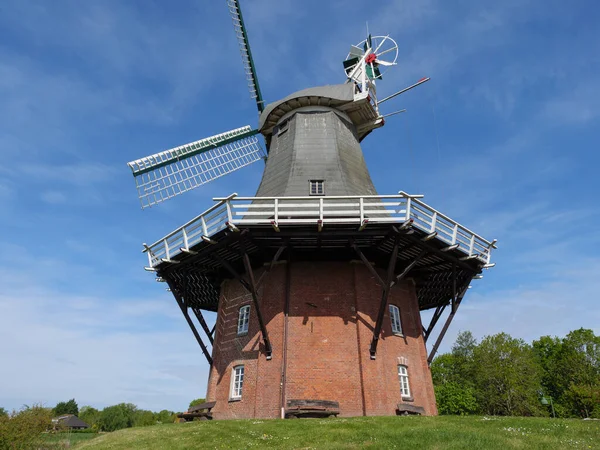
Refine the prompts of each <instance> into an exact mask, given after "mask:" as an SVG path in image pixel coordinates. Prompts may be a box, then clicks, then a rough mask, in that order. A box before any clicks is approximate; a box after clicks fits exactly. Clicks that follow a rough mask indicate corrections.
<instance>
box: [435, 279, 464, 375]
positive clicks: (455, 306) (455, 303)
mask: <svg viewBox="0 0 600 450" xmlns="http://www.w3.org/2000/svg"><path fill="white" fill-rule="evenodd" d="M467 289H469V286H468V285H467V286H466V287H465V288H464V289H463V290H462V292H461V293H460V294H459V295H458V296H457V297H456V301H453V302H452V310H451V311H450V315H448V318H447V319H446V323H445V324H444V327H443V328H442V331H440V335H439V336H438V338H437V340H436V341H435V344H434V345H433V348H432V349H431V352H430V353H429V356H428V357H427V363H428V364H431V361H433V358H434V357H435V354H436V353H437V351H438V348H439V347H440V344H441V343H442V340H443V339H444V336H445V335H446V331H448V327H449V326H450V323H452V319H454V315H455V314H456V311H458V307H459V306H460V302H461V301H462V299H463V297H464V295H465V294H466V293H467Z"/></svg>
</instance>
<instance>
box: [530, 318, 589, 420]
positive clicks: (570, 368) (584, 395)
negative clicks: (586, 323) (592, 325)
mask: <svg viewBox="0 0 600 450" xmlns="http://www.w3.org/2000/svg"><path fill="white" fill-rule="evenodd" d="M533 348H534V351H535V353H536V356H537V359H538V361H539V364H540V366H541V368H542V373H543V375H542V385H543V388H544V393H545V394H548V395H550V396H551V397H552V398H553V399H554V400H555V401H556V402H557V403H556V405H557V408H555V409H556V411H557V412H558V413H559V415H560V416H565V417H590V416H592V415H593V414H595V413H594V411H595V410H596V408H599V410H600V337H599V336H596V335H595V334H594V332H593V331H592V330H588V329H584V328H580V329H579V330H574V331H571V332H570V333H569V334H568V335H567V336H566V337H565V338H563V339H559V338H551V337H549V336H543V337H541V338H540V339H539V340H537V341H534V343H533Z"/></svg>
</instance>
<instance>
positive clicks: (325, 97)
mask: <svg viewBox="0 0 600 450" xmlns="http://www.w3.org/2000/svg"><path fill="white" fill-rule="evenodd" d="M352 101H354V84H353V83H344V84H333V85H328V86H317V87H312V88H308V89H303V90H301V91H298V92H294V93H293V94H291V95H288V96H287V97H285V98H283V99H281V100H278V101H276V102H273V103H269V104H268V105H267V106H266V107H265V109H264V111H263V112H262V114H261V115H260V118H259V120H258V130H259V131H260V132H261V133H262V134H263V135H265V136H266V135H270V134H271V133H272V132H273V127H274V126H275V125H277V122H279V120H280V119H281V118H282V117H283V116H284V115H286V114H288V113H289V112H290V111H292V110H294V109H298V108H302V107H305V106H329V107H331V108H336V107H339V106H341V105H344V104H347V103H350V102H352Z"/></svg>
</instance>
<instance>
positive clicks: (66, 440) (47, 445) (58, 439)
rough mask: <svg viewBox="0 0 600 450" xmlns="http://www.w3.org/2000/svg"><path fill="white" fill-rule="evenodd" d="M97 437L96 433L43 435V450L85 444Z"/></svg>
mask: <svg viewBox="0 0 600 450" xmlns="http://www.w3.org/2000/svg"><path fill="white" fill-rule="evenodd" d="M97 436H98V434H97V433H69V432H64V433H44V436H43V448H44V449H63V448H70V447H73V446H74V445H75V444H79V443H80V442H87V441H89V440H90V439H94V438H96V437H97Z"/></svg>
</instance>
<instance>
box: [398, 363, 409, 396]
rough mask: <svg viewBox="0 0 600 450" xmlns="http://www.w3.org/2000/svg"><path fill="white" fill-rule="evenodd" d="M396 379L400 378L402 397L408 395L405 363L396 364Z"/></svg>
mask: <svg viewBox="0 0 600 450" xmlns="http://www.w3.org/2000/svg"><path fill="white" fill-rule="evenodd" d="M398 379H399V380H400V393H401V394H402V398H405V397H407V398H408V397H410V387H409V385H408V367H406V366H405V365H402V364H401V365H399V366H398Z"/></svg>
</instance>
